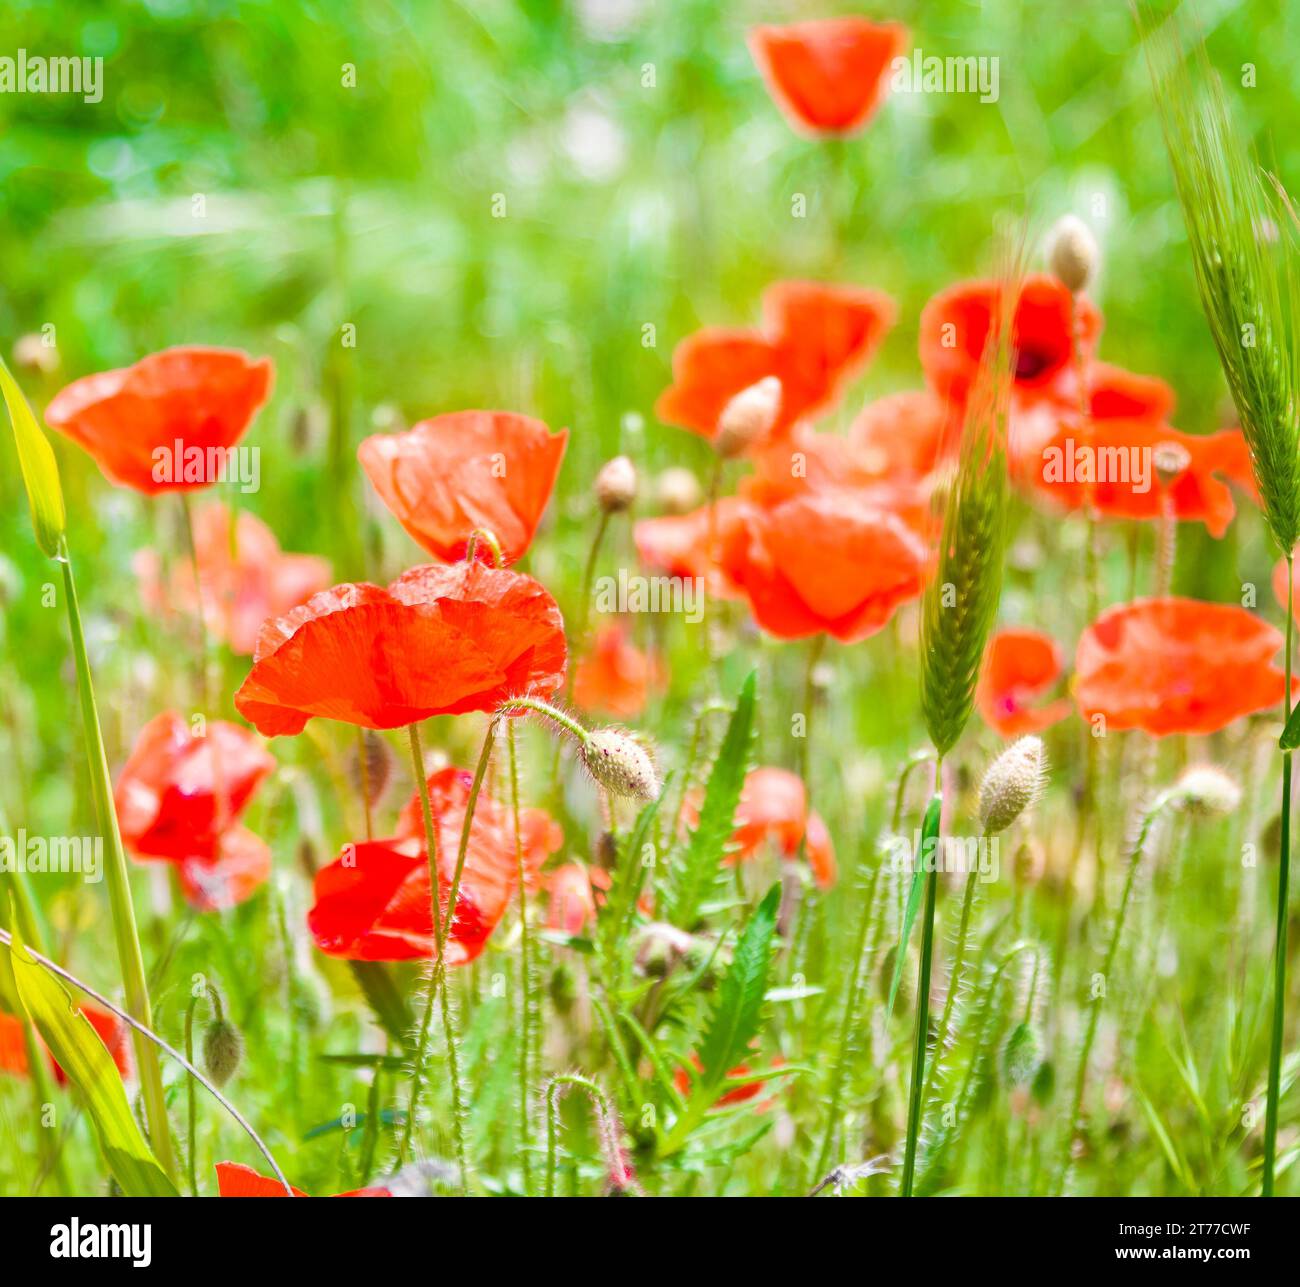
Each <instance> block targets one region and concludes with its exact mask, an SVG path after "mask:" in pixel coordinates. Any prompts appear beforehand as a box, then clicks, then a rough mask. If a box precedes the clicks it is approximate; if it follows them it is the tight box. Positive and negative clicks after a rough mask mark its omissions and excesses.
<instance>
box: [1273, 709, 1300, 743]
mask: <svg viewBox="0 0 1300 1287" xmlns="http://www.w3.org/2000/svg"><path fill="white" fill-rule="evenodd" d="M1277 744H1278V745H1279V746H1280V747H1281V748H1282V749H1283V750H1284V751H1294V750H1295V749H1296V747H1297V746H1300V706H1297V707H1296V708H1295V710H1293V711H1292V712H1291V714H1290V716H1289V717H1288V719H1287V722H1286V728H1284V729H1283V730H1282V736H1281V737H1280V738H1279V739H1278V743H1277Z"/></svg>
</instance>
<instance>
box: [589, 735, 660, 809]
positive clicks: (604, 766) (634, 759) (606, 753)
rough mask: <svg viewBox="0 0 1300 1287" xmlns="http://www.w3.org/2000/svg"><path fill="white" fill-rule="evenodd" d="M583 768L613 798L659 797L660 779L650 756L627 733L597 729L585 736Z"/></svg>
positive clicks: (640, 798) (643, 798) (642, 798)
mask: <svg viewBox="0 0 1300 1287" xmlns="http://www.w3.org/2000/svg"><path fill="white" fill-rule="evenodd" d="M582 764H583V767H584V768H585V769H586V770H587V772H588V773H590V774H591V776H592V777H593V778H594V779H595V781H596V782H597V784H598V785H600V786H603V787H604V788H605V790H606V791H609V792H612V793H613V794H614V795H625V796H630V797H631V798H632V799H634V800H653V799H654V798H655V796H657V795H658V794H659V775H658V773H656V771H655V766H654V761H653V760H652V759H651V758H650V753H649V752H648V751H647V750H646V749H645V747H644V746H642V745H641V743H640V742H638V741H637V740H636V738H634V737H633V736H632V735H631V734H630V733H624V732H622V731H621V730H620V729H617V728H600V729H597V730H596V731H595V732H594V733H588V734H587V740H586V742H585V743H583V747H582Z"/></svg>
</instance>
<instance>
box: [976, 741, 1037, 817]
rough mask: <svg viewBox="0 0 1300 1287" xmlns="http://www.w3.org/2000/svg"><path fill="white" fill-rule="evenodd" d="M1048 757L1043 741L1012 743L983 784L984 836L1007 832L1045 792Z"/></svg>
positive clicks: (986, 775) (994, 763) (992, 767)
mask: <svg viewBox="0 0 1300 1287" xmlns="http://www.w3.org/2000/svg"><path fill="white" fill-rule="evenodd" d="M1045 772H1046V757H1045V755H1044V752H1043V743H1042V739H1041V738H1037V737H1022V738H1018V739H1017V740H1016V741H1014V742H1012V743H1011V745H1010V746H1008V747H1007V749H1006V750H1005V751H1003V752H1002V754H1001V755H999V756H998V758H997V759H996V760H994V761H993V763H992V764H990V765H989V771H988V772H987V773H986V774H985V775H984V781H983V782H982V783H980V822H981V823H983V825H984V834H985V835H989V836H995V835H997V833H998V832H999V831H1005V830H1006V829H1007V828H1008V827H1009V826H1010V825H1011V824H1012V823H1013V822H1014V821H1015V820H1016V819H1017V818H1018V817H1020V815H1021V814H1022V813H1024V811H1025V810H1026V809H1028V808H1030V807H1031V806H1032V805H1033V804H1034V802H1035V801H1036V800H1037V799H1038V797H1039V796H1040V795H1041V794H1042V792H1043V782H1044V775H1045Z"/></svg>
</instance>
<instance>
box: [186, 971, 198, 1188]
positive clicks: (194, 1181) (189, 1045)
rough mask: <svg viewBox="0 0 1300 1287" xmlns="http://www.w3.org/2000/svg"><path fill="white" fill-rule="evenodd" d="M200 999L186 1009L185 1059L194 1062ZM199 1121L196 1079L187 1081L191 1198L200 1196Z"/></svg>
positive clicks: (193, 997)
mask: <svg viewBox="0 0 1300 1287" xmlns="http://www.w3.org/2000/svg"><path fill="white" fill-rule="evenodd" d="M198 1003H199V998H198V997H196V996H191V997H190V1003H189V1005H187V1006H186V1007H185V1058H186V1059H188V1060H189V1061H190V1063H193V1062H194V1007H195V1006H196V1005H198ZM196 1119H197V1109H196V1106H195V1103H194V1078H193V1077H187V1078H186V1079H185V1120H186V1128H185V1145H186V1147H185V1169H186V1173H187V1175H188V1178H189V1182H190V1196H191V1197H193V1198H197V1197H198V1196H199V1172H198V1166H197V1164H196V1162H195V1160H194V1136H195V1126H196V1124H197V1123H196Z"/></svg>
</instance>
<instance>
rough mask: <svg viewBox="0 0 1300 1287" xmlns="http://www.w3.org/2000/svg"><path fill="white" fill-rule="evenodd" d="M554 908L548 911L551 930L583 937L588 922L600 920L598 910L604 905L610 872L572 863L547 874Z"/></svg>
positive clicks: (551, 902)
mask: <svg viewBox="0 0 1300 1287" xmlns="http://www.w3.org/2000/svg"><path fill="white" fill-rule="evenodd" d="M545 883H546V888H547V890H548V891H549V893H550V896H551V901H550V906H549V907H548V908H547V911H546V924H547V927H548V928H550V929H553V930H558V931H559V932H560V933H562V934H569V935H573V934H581V933H582V931H583V929H584V928H585V926H586V925H587V923H588V921H592V920H594V919H595V917H596V908H597V907H599V906H600V904H601V903H603V902H604V891H605V890H607V889H608V888H609V885H610V879H609V872H607V871H605V870H604V869H603V868H600V867H584V866H583V865H582V864H581V863H577V862H568V863H565V864H564V865H563V866H560V867H556V868H555V870H554V871H550V872H547V873H546V876H545Z"/></svg>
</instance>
